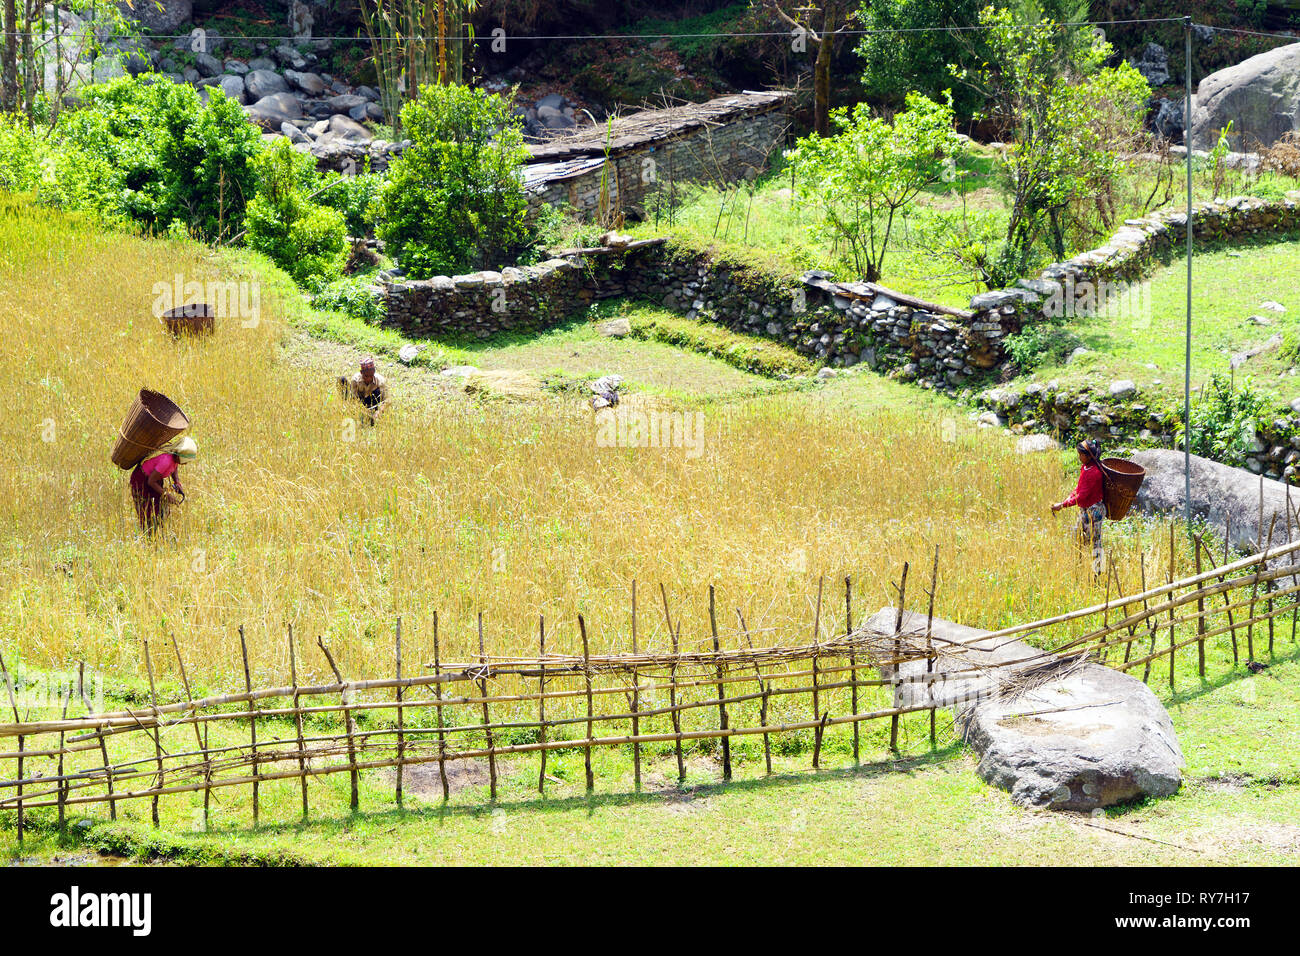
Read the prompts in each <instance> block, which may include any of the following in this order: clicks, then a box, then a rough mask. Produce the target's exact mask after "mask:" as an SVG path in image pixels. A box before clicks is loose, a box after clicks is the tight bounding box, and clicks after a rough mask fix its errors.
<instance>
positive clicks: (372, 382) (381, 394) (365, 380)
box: [347, 358, 388, 425]
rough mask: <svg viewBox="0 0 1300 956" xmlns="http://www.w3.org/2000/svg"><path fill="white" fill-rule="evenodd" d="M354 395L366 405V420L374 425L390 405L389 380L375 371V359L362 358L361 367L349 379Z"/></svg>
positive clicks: (348, 383)
mask: <svg viewBox="0 0 1300 956" xmlns="http://www.w3.org/2000/svg"><path fill="white" fill-rule="evenodd" d="M347 387H348V388H349V389H350V390H351V393H352V397H353V398H355V399H356V400H357V401H359V402H360V403H361V404H362V405H364V406H365V407H366V420H367V421H369V422H370V424H371V425H373V424H374V423H375V422H376V421H377V420H378V419H379V416H380V414H381V413H383V411H384V409H386V408H387V407H388V382H387V381H386V380H385V379H384V377H383V376H382V375H380V374H379V373H378V372H376V371H375V360H374V359H372V358H367V359H364V360H362V362H361V369H360V371H358V372H355V373H354V374H353V375H352V377H351V378H350V379H347Z"/></svg>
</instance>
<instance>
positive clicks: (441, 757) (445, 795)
mask: <svg viewBox="0 0 1300 956" xmlns="http://www.w3.org/2000/svg"><path fill="white" fill-rule="evenodd" d="M433 676H434V677H435V678H438V677H441V676H442V661H441V659H440V658H439V656H438V612H437V611H434V612H433ZM433 687H434V699H435V700H436V701H437V706H436V707H435V708H434V709H435V710H437V711H438V716H437V723H438V778H439V779H440V780H441V781H442V802H443V803H446V802H447V800H448V799H449V798H450V797H451V787H450V785H449V784H448V783H447V734H446V733H445V732H444V731H443V729H442V681H440V680H435V681H434V684H433Z"/></svg>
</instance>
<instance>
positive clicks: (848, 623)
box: [764, 574, 862, 771]
mask: <svg viewBox="0 0 1300 956" xmlns="http://www.w3.org/2000/svg"><path fill="white" fill-rule="evenodd" d="M852 634H853V580H852V578H851V577H850V576H849V575H847V574H846V575H845V576H844V637H845V639H849V638H850V637H851V636H852ZM849 678H850V680H852V682H853V687H852V689H851V691H850V695H851V704H850V706H852V708H853V713H854V714H857V712H858V656H857V651H856V650H855V649H854V647H853V645H852V644H850V645H849ZM765 723H766V722H765ZM861 723H862V722H861V721H859V720H855V721H854V722H853V762H854V763H855V764H856V763H859V762H860V760H859V756H858V754H859V735H860V732H859V725H860V724H861ZM764 736H765V737H766V735H764ZM768 769H769V771H770V770H771V767H770V766H769V767H768Z"/></svg>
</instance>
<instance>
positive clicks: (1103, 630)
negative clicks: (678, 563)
mask: <svg viewBox="0 0 1300 956" xmlns="http://www.w3.org/2000/svg"><path fill="white" fill-rule="evenodd" d="M1171 527H1172V526H1171ZM1297 552H1300V541H1296V542H1292V543H1287V544H1284V545H1280V546H1277V547H1272V548H1265V549H1264V550H1262V551H1260V552H1259V553H1257V554H1254V555H1251V556H1249V557H1245V558H1241V559H1239V560H1236V561H1231V562H1227V561H1223V562H1220V563H1218V564H1216V563H1215V560H1214V557H1213V556H1212V555H1211V554H1210V552H1209V549H1208V548H1207V547H1206V546H1205V545H1204V544H1203V543H1202V541H1201V540H1200V537H1199V536H1196V537H1195V555H1196V571H1195V573H1194V574H1192V575H1190V576H1186V577H1181V578H1177V579H1175V578H1174V574H1173V569H1174V558H1173V537H1172V533H1171V538H1170V562H1169V566H1168V570H1167V574H1166V581H1165V583H1163V584H1160V585H1157V586H1154V587H1148V586H1146V581H1145V565H1144V566H1143V587H1142V590H1141V591H1139V592H1137V593H1133V594H1129V595H1127V596H1117V597H1115V598H1110V597H1109V596H1108V597H1107V600H1106V601H1105V602H1104V603H1102V604H1099V605H1094V606H1092V607H1087V608H1081V609H1078V610H1075V611H1071V612H1068V613H1065V614H1061V615H1057V616H1055V617H1052V618H1048V619H1044V620H1039V621H1033V622H1029V623H1026V624H1020V625H1016V626H1014V627H1008V628H1004V629H1002V630H999V631H995V632H992V633H991V634H989V635H988V637H987V638H986V639H985V640H984V641H983V642H982V646H983V647H984V648H987V647H989V646H991V645H997V644H998V643H999V642H1001V641H1003V640H1005V641H1012V640H1020V639H1025V638H1029V639H1031V641H1030V643H1031V645H1032V646H1033V647H1034V648H1036V649H1038V650H1036V651H1035V652H1034V653H1033V654H1032V655H1031V657H1030V659H1029V660H1025V659H1021V660H1020V661H1018V662H1017V663H1016V664H1015V665H1008V673H1007V674H1005V675H993V676H994V677H995V678H998V680H995V681H993V682H991V683H992V684H993V685H995V686H1001V687H1002V688H1003V689H1005V688H1006V687H1007V686H1010V685H1013V684H1015V683H1016V682H1020V684H1022V685H1025V684H1026V682H1027V681H1029V680H1031V679H1032V677H1033V675H1034V674H1035V673H1038V672H1048V671H1050V670H1051V669H1053V668H1056V667H1060V666H1063V665H1065V666H1068V665H1070V664H1071V663H1072V662H1077V661H1079V660H1085V659H1086V660H1093V661H1097V662H1100V663H1103V664H1107V665H1109V666H1112V667H1116V668H1118V669H1120V670H1123V671H1127V672H1137V671H1138V669H1141V675H1142V679H1143V680H1146V681H1150V680H1151V678H1152V676H1153V670H1154V667H1155V665H1157V664H1158V663H1159V664H1161V666H1164V665H1165V664H1167V667H1168V681H1169V684H1170V686H1171V688H1172V687H1173V685H1174V681H1175V661H1176V659H1177V657H1178V655H1179V654H1182V653H1193V652H1194V653H1196V655H1197V658H1196V659H1197V669H1198V673H1199V675H1200V676H1201V677H1202V678H1203V677H1205V676H1206V666H1207V665H1206V661H1207V655H1206V647H1207V644H1209V645H1211V646H1214V647H1220V646H1221V647H1222V648H1223V649H1224V654H1225V656H1226V649H1227V647H1228V645H1230V646H1231V650H1232V660H1233V664H1234V665H1236V664H1238V663H1240V662H1241V660H1242V658H1243V657H1244V658H1245V660H1246V661H1247V662H1248V663H1249V662H1251V661H1253V660H1254V659H1255V655H1256V653H1257V652H1258V650H1259V649H1260V647H1261V645H1262V644H1263V643H1264V642H1266V643H1267V648H1268V651H1269V652H1270V653H1271V652H1272V651H1273V648H1274V644H1275V641H1276V639H1277V630H1278V628H1279V623H1281V624H1282V625H1283V626H1284V618H1285V617H1286V616H1288V615H1289V616H1290V635H1289V640H1290V641H1291V642H1292V643H1294V641H1295V633H1296V618H1297V611H1298V610H1300V563H1297V562H1300V554H1298V553H1297ZM927 570H930V571H931V573H930V576H929V577H930V580H929V587H928V588H924V587H923V588H922V592H923V594H924V595H925V596H926V597H927V607H928V610H927V616H926V621H927V626H926V628H925V630H924V632H917V631H916V629H915V628H906V629H905V628H904V627H903V619H904V618H903V613H902V609H903V608H904V607H905V606H906V605H907V573H908V567H907V565H904V567H903V573H902V576H901V578H900V581H899V583H898V584H896V585H895V586H894V587H895V590H896V592H897V598H898V600H897V608H898V611H897V613H896V616H894V618H893V625H892V627H885V628H881V627H879V626H878V625H877V626H875V627H870V626H865V625H863V626H859V627H857V628H854V627H853V625H852V596H853V595H852V582H851V581H850V580H849V579H847V578H846V579H845V581H844V609H845V614H844V621H845V626H844V629H843V631H842V632H838V631H837V633H834V634H824V633H823V627H822V614H823V601H822V599H823V585H824V582H819V585H818V594H817V602H816V612H815V616H814V620H813V621H812V623H811V628H810V630H811V640H808V641H807V642H806V643H800V642H798V641H797V640H792V641H790V642H789V643H780V644H775V645H770V646H762V645H759V644H756V643H755V641H754V635H753V634H752V633H751V631H750V629H749V628H748V626H747V625H746V622H745V619H744V616H743V615H742V614H741V613H740V612H739V611H737V612H736V616H737V619H738V621H739V629H738V630H737V631H736V632H735V636H738V637H743V643H742V642H740V641H737V642H736V646H734V647H723V646H722V643H721V641H720V640H719V621H718V614H717V610H716V599H715V595H714V593H713V588H712V587H710V589H709V627H710V633H709V635H708V636H707V637H706V638H704V639H703V640H701V641H700V642H699V644H698V645H694V644H693V645H691V646H690V647H685V646H683V644H682V642H681V627H682V624H681V620H680V618H677V619H674V616H673V614H672V611H671V609H670V606H669V601H668V595H667V592H666V590H665V589H663V587H662V586H661V587H660V596H661V598H662V603H663V607H662V613H663V621H664V623H665V625H666V627H667V633H668V634H669V636H670V638H671V641H672V648H671V650H670V651H663V652H650V651H647V650H646V649H644V642H643V641H640V640H639V639H638V632H637V623H636V618H637V613H638V609H637V602H636V588H635V584H634V585H633V591H632V615H631V630H630V641H629V643H628V646H629V651H628V652H626V653H617V654H594V653H592V652H591V648H590V642H589V640H588V637H587V629H586V624H585V622H584V621H583V619H582V618H581V616H579V617H578V631H579V633H580V634H581V638H582V653H581V654H580V655H576V654H564V653H557V652H555V651H549V652H548V650H547V623H548V622H547V621H545V620H544V619H539V622H538V645H537V646H538V654H537V655H536V656H535V657H528V658H517V657H504V656H494V655H492V654H491V653H490V652H489V651H490V648H489V641H488V639H487V636H486V633H485V630H484V624H483V618H482V616H481V615H480V616H479V618H478V622H477V623H478V640H479V644H478V650H479V653H478V655H477V656H476V657H475V658H474V659H473V660H466V661H447V660H444V659H443V657H442V654H441V652H440V646H439V635H438V618H437V616H436V615H434V617H433V633H432V635H431V638H432V642H431V659H430V660H429V661H428V662H427V663H426V664H425V665H424V667H423V668H417V670H421V671H422V672H420V673H415V674H410V673H405V672H404V658H403V631H402V624H401V620H400V619H399V620H398V621H397V622H396V629H395V655H394V663H395V668H394V673H393V676H391V677H387V676H385V677H372V678H368V679H357V678H352V677H348V676H345V674H344V673H343V669H342V668H341V666H340V664H339V662H338V661H337V660H336V659H335V657H334V655H333V654H332V652H331V651H330V649H329V647H328V646H327V645H326V644H325V642H324V641H323V640H320V639H318V640H317V641H316V645H317V649H318V650H319V652H320V654H321V656H322V657H323V658H324V660H325V661H326V663H327V664H328V666H329V670H330V672H331V673H332V674H333V677H334V679H333V681H332V682H330V683H327V684H303V683H300V681H299V671H300V667H301V662H302V661H303V657H302V654H301V648H299V647H298V645H297V642H296V641H295V637H294V634H293V630H292V628H289V629H288V634H287V640H288V660H289V674H288V675H287V676H288V677H289V682H288V683H287V684H282V685H280V686H273V687H257V686H255V684H254V681H253V677H252V674H251V672H250V670H249V669H248V663H247V661H248V645H247V641H246V639H245V636H244V633H243V629H242V628H240V629H239V633H238V642H239V648H240V653H241V660H242V662H243V677H244V680H243V682H242V683H243V690H242V691H240V692H235V693H226V694H220V695H215V696H206V697H201V698H195V697H193V695H192V693H191V689H190V688H191V685H190V682H189V677H188V674H187V672H186V670H185V665H184V660H183V658H182V654H181V648H180V646H179V645H178V644H177V643H176V641H175V640H172V641H171V642H170V643H171V644H172V649H173V651H174V656H175V659H176V663H177V665H178V672H179V675H180V677H181V683H182V686H183V688H184V699H180V700H169V701H166V702H164V701H162V700H160V698H159V696H158V691H157V684H156V682H155V680H154V666H155V664H154V662H155V661H156V660H158V656H157V653H156V648H155V653H153V654H151V653H150V649H149V647H148V646H147V645H146V646H145V648H144V660H145V662H146V667H147V670H148V676H149V686H150V698H149V706H147V707H134V708H129V709H122V710H113V711H107V712H100V713H96V712H94V711H93V708H92V701H91V699H90V697H89V695H88V694H87V693H86V689H85V685H84V678H83V679H81V680H77V681H76V682H75V686H67V687H66V688H65V689H63V690H60V692H59V698H58V706H57V707H55V708H54V711H55V713H57V714H58V716H50V717H49V718H47V719H30V715H29V716H28V717H27V718H24V716H22V714H21V709H20V705H19V699H20V694H19V693H18V692H17V690H16V687H15V682H14V680H13V675H12V674H11V672H10V670H9V669H7V668H6V666H5V661H4V658H3V656H0V675H2V676H3V682H4V693H5V695H6V699H5V700H0V704H5V703H7V705H8V707H7V709H8V711H9V713H10V714H12V716H13V721H12V722H9V723H0V821H5V822H7V823H8V824H9V825H13V826H16V828H17V831H18V838H19V839H20V840H21V839H22V834H23V829H24V826H25V824H26V821H27V814H28V813H29V812H30V811H32V810H42V811H45V812H48V811H46V810H45V808H56V809H57V813H58V820H59V821H60V824H62V822H63V821H64V820H65V818H66V814H67V813H68V812H69V810H70V809H72V808H81V807H86V806H88V805H99V806H106V807H107V809H108V813H109V816H110V817H111V818H114V819H115V818H116V816H117V812H118V808H119V806H120V805H121V804H122V803H123V802H124V801H134V800H144V799H147V800H149V801H150V806H151V817H152V819H153V821H154V823H155V824H157V823H158V806H159V800H160V799H161V798H164V797H171V796H174V795H186V794H188V795H191V797H190V799H194V796H193V795H197V794H201V795H202V806H203V819H204V821H205V825H206V821H207V818H208V813H209V808H210V805H211V802H212V801H213V800H214V799H219V798H220V795H221V793H222V791H224V790H226V789H227V788H230V787H241V788H247V790H248V792H249V793H250V794H251V798H252V819H253V821H254V823H255V824H256V823H257V822H259V821H260V819H261V811H262V808H263V803H264V794H265V792H266V790H267V788H268V787H270V786H275V785H277V783H279V782H286V783H284V784H283V785H285V786H292V787H295V788H296V789H300V790H301V807H302V815H303V818H304V819H306V818H307V816H308V814H309V811H310V808H311V794H312V793H313V792H319V789H320V787H321V786H322V782H323V781H325V782H327V779H328V778H332V777H333V776H334V775H338V774H347V775H348V778H347V779H348V781H349V792H350V793H349V795H350V801H349V802H350V806H351V808H352V809H353V810H354V811H355V810H357V809H359V807H360V793H361V785H360V781H361V775H362V774H368V775H372V774H374V772H375V771H381V770H387V771H389V772H390V774H391V776H392V778H393V781H394V782H393V784H392V788H393V801H394V802H395V803H397V804H398V805H399V806H400V805H401V804H402V801H403V778H404V776H405V774H404V769H398V768H409V767H415V766H419V765H428V764H436V765H437V768H438V777H439V780H440V783H441V789H442V795H443V798H444V799H446V798H447V796H448V795H449V792H450V787H449V780H448V767H449V765H455V764H456V763H457V762H464V761H481V762H486V763H487V765H488V769H489V780H490V788H491V798H492V799H493V800H495V799H496V796H497V790H498V781H499V774H500V773H501V772H502V768H503V767H513V768H518V766H519V760H520V759H521V758H522V757H524V756H525V755H529V756H533V757H536V759H537V761H538V764H539V769H538V773H537V776H536V778H535V779H536V788H537V790H538V792H539V793H544V792H545V789H546V784H547V781H548V780H550V779H553V778H551V777H549V776H548V774H547V757H548V755H549V754H552V753H553V752H556V751H575V750H580V751H582V752H583V754H584V773H585V782H586V787H587V789H588V790H591V789H593V788H594V786H595V774H594V770H593V766H592V760H591V755H592V751H593V750H594V749H596V748H625V749H626V750H627V751H628V752H629V753H630V754H631V758H632V761H633V763H634V774H635V777H634V779H635V780H636V781H637V786H640V781H641V779H642V769H643V768H642V764H643V761H645V760H646V759H649V758H648V755H649V756H653V755H655V754H659V755H661V756H663V757H665V758H667V757H669V756H670V755H671V756H674V757H675V760H676V770H677V774H678V777H679V778H684V777H685V775H686V761H685V755H684V744H690V745H691V746H692V748H696V749H698V748H700V747H701V746H705V747H712V745H714V744H716V745H717V747H718V750H719V751H720V761H721V765H722V772H723V776H724V778H730V776H731V773H732V759H733V750H732V746H733V741H737V742H738V739H739V738H761V742H762V750H763V757H764V763H765V767H766V769H767V771H768V772H771V769H772V741H773V738H775V737H778V736H781V735H804V737H805V738H808V739H809V740H810V742H811V744H812V763H813V766H814V767H816V766H818V765H819V763H820V760H821V755H822V753H823V745H824V738H825V735H826V734H827V732H828V731H829V730H831V729H832V728H840V729H841V732H843V733H847V732H848V731H850V730H851V732H852V743H851V747H852V753H853V756H854V759H855V760H856V759H858V758H859V755H860V747H861V727H862V726H863V725H864V724H866V723H867V722H870V721H885V720H888V721H889V732H888V739H889V748H890V750H891V751H892V752H894V753H897V752H898V751H899V728H900V719H901V718H903V717H905V716H906V715H908V714H913V713H925V712H927V711H928V712H929V718H930V720H929V739H930V743H931V745H932V746H933V745H934V744H935V743H936V742H937V741H936V730H935V710H936V706H935V704H934V703H933V702H931V703H929V704H925V703H922V704H916V703H911V704H907V703H906V701H907V700H908V699H909V698H908V697H907V696H906V695H903V694H900V693H899V691H900V688H901V686H902V684H904V683H906V682H908V681H911V680H914V679H915V678H912V677H900V676H899V675H900V673H901V672H902V665H903V664H905V663H907V662H909V661H924V662H925V671H926V673H927V674H933V673H934V672H935V671H936V670H939V669H942V670H943V671H944V673H945V674H948V675H951V674H954V673H958V674H960V673H961V672H962V671H963V670H964V669H965V670H971V671H987V670H989V667H988V665H981V664H979V663H973V662H971V661H972V658H971V657H969V656H966V649H965V648H964V647H961V646H959V645H953V646H946V645H945V643H944V642H943V640H942V639H940V638H939V637H937V636H936V635H935V634H934V633H932V631H931V627H930V622H932V620H933V613H934V593H935V590H936V587H937V582H938V575H939V561H938V550H937V549H936V551H935V555H934V564H933V568H932V569H927ZM1111 577H1113V572H1109V571H1108V580H1107V588H1108V595H1109V588H1110V583H1111ZM1115 591H1116V593H1118V592H1119V586H1118V582H1117V581H1116V583H1115ZM1077 622H1085V624H1086V625H1087V627H1088V629H1087V630H1086V631H1084V632H1083V633H1082V634H1080V633H1078V632H1079V628H1080V625H1079V624H1078V623H1077ZM804 626H805V627H806V626H807V625H804ZM806 633H808V632H807V631H805V634H806ZM408 635H409V631H408ZM407 650H408V652H409V650H410V648H409V647H408V648H407ZM405 667H406V670H407V671H409V670H410V663H409V653H408V656H407V658H406V665H405ZM79 673H81V674H83V675H84V665H83V667H82V669H81V671H80V672H79ZM65 690H66V693H65V692H64V691H65ZM74 701H76V702H79V707H78V708H77V710H80V711H81V712H80V713H77V712H76V710H74V712H73V714H72V715H70V714H69V711H70V708H73V705H74ZM941 706H942V705H940V707H941ZM241 727H242V729H241ZM213 738H216V740H215V741H214V740H213ZM880 739H882V740H883V739H884V731H883V729H882V731H881V737H880ZM846 746H847V742H846ZM114 751H116V756H115V755H114ZM370 779H372V780H373V779H376V778H375V777H373V776H372V777H371V778H370ZM371 792H373V791H371Z"/></svg>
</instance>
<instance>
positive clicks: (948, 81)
mask: <svg viewBox="0 0 1300 956" xmlns="http://www.w3.org/2000/svg"><path fill="white" fill-rule="evenodd" d="M985 3H986V0H864V2H863V3H862V5H861V7H860V8H859V10H858V14H857V18H858V21H859V23H860V24H861V29H863V30H865V31H874V32H867V33H864V34H863V35H862V37H861V39H860V40H859V41H858V47H857V53H858V56H859V57H860V58H861V59H862V85H863V87H864V89H865V90H866V93H867V95H868V96H870V97H872V98H873V99H876V100H879V101H881V102H882V103H883V104H884V105H886V106H890V107H899V106H901V105H902V104H903V101H904V99H905V97H906V95H907V94H908V93H909V92H917V93H923V94H925V95H926V96H928V97H930V98H931V99H937V98H939V97H940V96H941V95H942V93H943V91H944V90H947V89H952V91H953V106H954V108H955V110H956V113H957V116H958V118H959V119H962V120H968V119H970V118H972V117H973V116H974V115H975V114H977V113H979V112H980V110H981V109H982V107H983V106H984V98H983V96H982V94H981V92H980V91H979V90H977V89H975V88H973V87H971V86H966V85H956V86H954V82H953V81H954V77H955V76H957V75H960V74H961V72H962V71H966V70H977V69H978V68H979V67H980V66H981V65H982V64H983V63H984V62H985V61H986V60H987V59H988V53H989V49H988V44H987V42H986V40H985V36H984V33H983V31H981V30H980V29H978V27H979V26H980V11H981V10H982V9H983V8H984V6H985ZM998 6H999V7H1001V8H1004V9H1005V10H1006V11H1007V14H1008V16H1009V18H1010V19H1011V20H1012V21H1013V22H1015V23H1037V22H1038V21H1040V20H1042V19H1044V18H1048V19H1051V20H1054V21H1056V22H1063V23H1064V22H1080V21H1083V20H1087V19H1088V4H1087V2H1086V0H1006V2H1003V3H1001V4H998Z"/></svg>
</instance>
